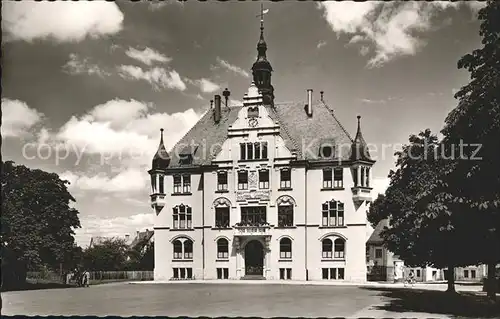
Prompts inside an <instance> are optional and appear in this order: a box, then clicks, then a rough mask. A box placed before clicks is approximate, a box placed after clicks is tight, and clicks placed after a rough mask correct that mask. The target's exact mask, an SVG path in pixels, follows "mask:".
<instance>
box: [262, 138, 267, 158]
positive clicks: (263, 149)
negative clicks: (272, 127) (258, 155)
mask: <svg viewBox="0 0 500 319" xmlns="http://www.w3.org/2000/svg"><path fill="white" fill-rule="evenodd" d="M262 159H267V142H262Z"/></svg>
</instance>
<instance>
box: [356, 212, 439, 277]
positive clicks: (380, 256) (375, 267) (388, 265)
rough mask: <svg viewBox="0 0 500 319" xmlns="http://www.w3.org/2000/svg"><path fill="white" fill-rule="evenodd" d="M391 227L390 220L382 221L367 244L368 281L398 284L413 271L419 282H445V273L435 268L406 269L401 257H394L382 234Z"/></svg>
mask: <svg viewBox="0 0 500 319" xmlns="http://www.w3.org/2000/svg"><path fill="white" fill-rule="evenodd" d="M385 227H389V220H388V219H384V220H381V221H380V222H379V223H378V224H377V226H376V227H375V229H374V231H373V233H372V235H371V236H370V238H369V239H368V241H367V242H366V249H367V256H368V260H367V263H368V267H367V268H368V277H367V278H368V280H369V281H387V282H398V281H402V280H404V278H407V277H408V275H409V274H410V272H412V271H413V274H414V275H415V280H416V281H417V282H423V281H439V280H444V273H443V271H441V270H440V269H436V268H433V267H406V266H405V265H404V261H403V260H401V259H400V258H399V256H397V255H394V254H393V253H392V252H391V251H389V250H388V249H387V248H386V247H385V246H384V245H383V240H382V237H381V236H380V234H381V232H382V231H383V230H384V228H385Z"/></svg>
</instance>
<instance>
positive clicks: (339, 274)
mask: <svg viewBox="0 0 500 319" xmlns="http://www.w3.org/2000/svg"><path fill="white" fill-rule="evenodd" d="M344 275H345V274H344V268H338V272H337V279H339V280H344Z"/></svg>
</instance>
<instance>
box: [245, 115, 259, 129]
mask: <svg viewBox="0 0 500 319" xmlns="http://www.w3.org/2000/svg"><path fill="white" fill-rule="evenodd" d="M257 124H259V122H258V121H257V119H256V118H254V117H253V118H251V119H250V120H248V125H250V127H256V126H257Z"/></svg>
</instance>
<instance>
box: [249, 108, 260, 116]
mask: <svg viewBox="0 0 500 319" xmlns="http://www.w3.org/2000/svg"><path fill="white" fill-rule="evenodd" d="M251 117H259V107H258V106H255V107H249V108H248V118H251Z"/></svg>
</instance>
